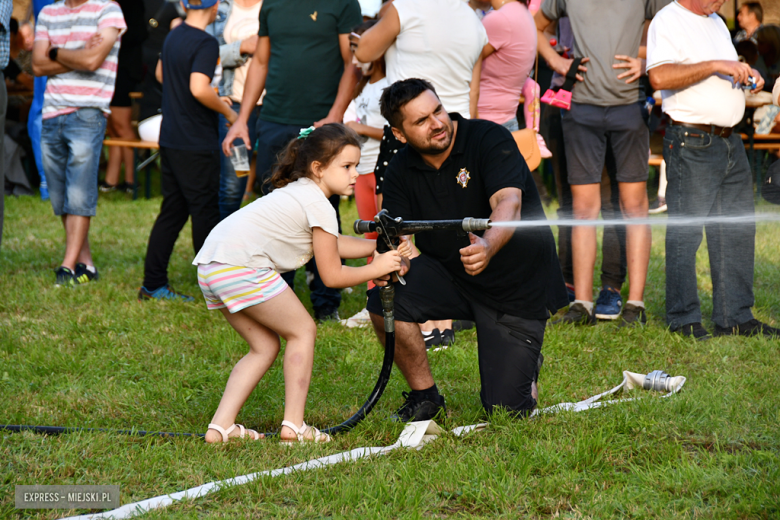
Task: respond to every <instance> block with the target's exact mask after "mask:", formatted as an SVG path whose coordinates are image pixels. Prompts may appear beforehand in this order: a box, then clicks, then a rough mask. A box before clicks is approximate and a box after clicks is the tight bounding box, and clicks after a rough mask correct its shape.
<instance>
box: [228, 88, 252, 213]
mask: <svg viewBox="0 0 780 520" xmlns="http://www.w3.org/2000/svg"><path fill="white" fill-rule="evenodd" d="M260 108H261V107H260V106H257V107H255V108H254V110H252V113H251V115H250V116H249V121H248V122H247V126H248V127H249V141H250V142H251V143H252V148H254V147H255V146H256V144H257V129H256V126H257V116H259V115H260ZM233 110H235V111H236V112H239V111H241V103H236V102H233ZM227 133H228V127H227V119H225V116H223V115H222V114H219V143H220V147H221V146H222V141H224V140H225V137H226V136H227ZM233 144H234V145H240V144H244V142H243V141H241V140H240V139H236V140H235V141H233ZM220 161H221V162H220V171H219V219H220V220H223V219H224V218H225V217H227V216H229V215H230V214H232V213H234V212H236V211H238V210H239V209H240V208H241V201H242V200H243V199H244V192H246V180H247V177H236V171H235V170H234V169H233V163H232V162H230V157H226V156H225V154H222V158H221V159H220Z"/></svg>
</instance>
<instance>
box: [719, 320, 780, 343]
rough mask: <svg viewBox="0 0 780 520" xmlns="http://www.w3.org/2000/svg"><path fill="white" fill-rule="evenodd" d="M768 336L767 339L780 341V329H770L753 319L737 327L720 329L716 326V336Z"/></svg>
mask: <svg viewBox="0 0 780 520" xmlns="http://www.w3.org/2000/svg"><path fill="white" fill-rule="evenodd" d="M761 335H763V336H766V337H767V338H775V339H780V329H776V328H775V327H770V326H769V325H767V324H766V323H761V322H760V321H758V320H757V319H755V318H753V319H752V320H750V321H746V322H745V323H740V324H739V325H737V326H736V327H718V326H717V325H715V336H761Z"/></svg>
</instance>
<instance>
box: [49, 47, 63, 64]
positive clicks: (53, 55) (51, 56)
mask: <svg viewBox="0 0 780 520" xmlns="http://www.w3.org/2000/svg"><path fill="white" fill-rule="evenodd" d="M59 50H60V49H59V48H57V47H52V48H51V49H49V59H50V60H51V61H57V51H59Z"/></svg>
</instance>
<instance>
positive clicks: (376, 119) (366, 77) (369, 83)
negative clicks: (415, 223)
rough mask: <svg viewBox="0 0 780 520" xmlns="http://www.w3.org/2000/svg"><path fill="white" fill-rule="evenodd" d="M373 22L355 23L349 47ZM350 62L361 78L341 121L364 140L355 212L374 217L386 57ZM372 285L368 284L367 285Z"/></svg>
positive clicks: (355, 42)
mask: <svg viewBox="0 0 780 520" xmlns="http://www.w3.org/2000/svg"><path fill="white" fill-rule="evenodd" d="M375 24H376V20H368V21H366V22H363V23H362V24H360V25H358V26H357V27H356V28H355V31H354V32H353V33H352V34H351V35H350V37H349V38H350V47H351V48H352V49H353V52H354V49H355V48H356V47H357V42H358V40H359V39H360V35H362V34H363V33H364V32H366V31H367V30H369V29H370V28H371V27H373V26H374V25H375ZM352 60H353V63H354V64H355V65H356V66H358V67H359V68H360V70H361V71H362V72H363V79H362V80H361V81H360V82H359V83H358V85H357V87H356V88H355V97H354V99H353V100H352V103H351V107H350V108H348V109H347V113H353V110H354V113H355V119H356V120H351V121H347V120H345V121H344V124H346V125H347V126H348V127H349V128H351V129H352V130H354V131H355V132H356V133H357V134H358V135H359V136H360V140H361V141H362V143H363V150H362V154H361V158H360V164H359V165H358V167H357V170H358V173H359V174H360V177H358V180H357V183H356V185H355V202H356V204H357V210H358V216H359V217H360V218H361V219H362V220H373V219H374V215H376V214H377V213H378V212H379V209H378V205H377V199H376V194H375V191H376V178H375V177H374V168H375V167H376V160H377V157H378V156H379V145H380V143H381V141H382V132H383V129H384V126H385V125H386V124H387V121H386V120H385V118H384V117H382V114H381V112H380V111H379V98H380V97H381V96H382V90H383V89H384V88H385V87H387V86H388V85H389V83H388V82H387V78H386V77H385V60H384V58H383V57H382V58H379V59H378V60H376V61H374V62H372V63H360V62H359V61H357V60H356V59H355V58H354V57H353V58H352ZM365 237H366V238H371V239H376V233H368V234H366V235H365ZM372 286H373V285H370V286H369V289H370V288H371V287H372Z"/></svg>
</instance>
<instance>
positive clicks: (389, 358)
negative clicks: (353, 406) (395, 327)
mask: <svg viewBox="0 0 780 520" xmlns="http://www.w3.org/2000/svg"><path fill="white" fill-rule="evenodd" d="M394 356H395V332H385V357H384V359H383V360H382V369H381V370H380V371H379V379H378V380H377V382H376V385H374V389H373V390H372V391H371V395H369V396H368V399H367V400H366V402H365V403H364V404H363V406H361V407H360V410H358V411H357V412H356V413H355V415H353V416H352V417H350V418H349V419H347V420H346V421H344V422H343V423H341V424H339V425H337V426H331V427H330V428H327V429H325V430H322V431H323V433H327V434H328V435H335V434H337V433H342V432H347V431H349V430H351V429H352V428H354V427H355V426H357V424H358V423H359V422H360V421H362V420H363V419H365V418H366V416H367V415H368V414H369V412H371V410H372V409H373V408H374V406H375V405H376V403H378V402H379V398H380V397H382V394H383V393H384V391H385V388H386V387H387V383H388V382H389V381H390V373H391V372H392V371H393V358H394Z"/></svg>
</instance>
